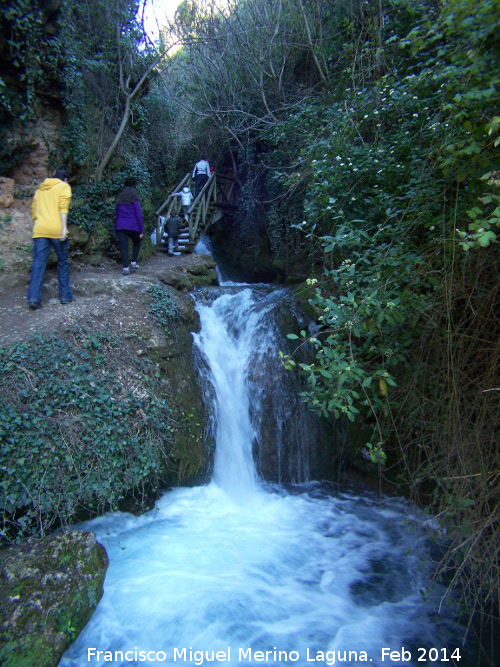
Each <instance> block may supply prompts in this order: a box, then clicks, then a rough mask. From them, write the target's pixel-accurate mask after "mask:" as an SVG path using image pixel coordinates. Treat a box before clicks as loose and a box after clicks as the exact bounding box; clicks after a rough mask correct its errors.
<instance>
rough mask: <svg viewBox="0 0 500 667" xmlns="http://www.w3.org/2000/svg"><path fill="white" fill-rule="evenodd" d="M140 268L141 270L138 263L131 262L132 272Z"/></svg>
mask: <svg viewBox="0 0 500 667" xmlns="http://www.w3.org/2000/svg"><path fill="white" fill-rule="evenodd" d="M138 268H139V264H137V263H136V262H130V270H131V271H137V269H138Z"/></svg>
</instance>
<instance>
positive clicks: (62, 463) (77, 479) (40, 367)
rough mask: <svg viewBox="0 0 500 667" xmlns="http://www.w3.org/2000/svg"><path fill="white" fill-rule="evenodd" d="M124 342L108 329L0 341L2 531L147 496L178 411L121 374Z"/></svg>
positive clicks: (142, 372)
mask: <svg viewBox="0 0 500 667" xmlns="http://www.w3.org/2000/svg"><path fill="white" fill-rule="evenodd" d="M126 349H127V348H126V347H125V346H123V345H122V343H121V341H120V340H119V339H118V338H115V337H113V336H111V335H109V334H108V333H106V332H105V331H101V332H98V331H87V330H85V329H81V328H75V329H74V330H73V331H72V332H71V340H66V339H61V338H57V337H55V336H53V337H50V338H42V337H38V338H34V339H33V340H31V341H30V342H29V343H26V344H25V343H22V344H18V345H13V346H10V347H9V348H5V349H3V350H2V362H1V373H2V393H1V403H0V438H1V440H2V451H1V454H0V456H1V460H0V469H1V471H2V482H1V485H0V505H1V507H2V528H1V535H2V538H3V539H4V540H9V539H13V538H18V537H22V536H27V535H32V534H38V535H43V534H45V533H46V532H47V530H48V529H49V528H50V527H51V526H54V525H57V524H60V523H62V524H63V525H66V524H68V523H70V522H71V521H74V520H75V519H76V517H77V515H80V516H81V515H82V512H84V511H86V512H89V513H92V514H95V513H98V512H102V511H104V510H105V509H114V508H116V507H117V504H118V503H119V501H121V500H122V499H124V498H125V497H126V496H127V495H129V494H135V499H136V502H137V503H139V504H140V503H145V502H147V501H148V493H149V492H151V491H152V490H153V491H154V490H155V489H156V487H157V484H158V479H159V478H160V477H161V476H162V473H164V471H165V468H166V462H167V458H168V452H169V449H170V447H171V446H172V442H173V438H172V434H173V432H174V424H175V422H174V420H173V418H172V415H171V413H170V410H169V408H168V406H167V405H166V403H165V402H164V401H163V400H160V399H158V398H156V397H155V395H154V394H153V393H152V392H151V391H150V390H149V389H148V386H147V370H148V369H147V368H143V367H141V364H143V363H144V362H138V363H137V377H138V378H139V377H142V378H143V379H142V380H141V381H140V382H138V381H137V380H136V379H135V378H133V377H132V378H131V377H128V376H124V372H125V368H126V367H124V366H123V358H124V355H126Z"/></svg>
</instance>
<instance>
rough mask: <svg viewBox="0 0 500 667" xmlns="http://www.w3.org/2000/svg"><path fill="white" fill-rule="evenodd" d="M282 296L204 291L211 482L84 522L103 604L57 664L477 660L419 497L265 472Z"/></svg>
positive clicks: (202, 339) (200, 342)
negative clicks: (459, 622) (464, 641)
mask: <svg viewBox="0 0 500 667" xmlns="http://www.w3.org/2000/svg"><path fill="white" fill-rule="evenodd" d="M280 298H281V295H280V292H279V291H271V290H266V289H263V288H261V287H257V288H249V287H247V288H237V289H236V288H234V289H232V290H226V293H223V290H221V293H220V294H219V295H218V296H217V298H215V300H213V303H206V302H205V303H202V302H200V303H198V306H197V307H198V311H199V313H200V318H201V325H202V326H201V331H200V333H199V334H197V335H196V336H195V340H194V344H195V345H196V346H197V348H198V350H199V353H200V356H201V357H202V359H203V362H204V371H203V375H204V378H205V382H206V383H207V386H209V388H210V389H209V391H208V392H207V395H210V396H211V397H212V399H213V402H214V405H213V425H214V435H215V439H216V453H215V462H214V476H213V480H212V482H211V483H210V484H207V485H205V486H199V487H195V488H179V489H175V490H173V491H170V492H168V493H166V494H165V495H164V496H163V497H162V498H161V499H160V500H159V502H158V503H157V505H156V507H155V508H154V510H152V511H151V512H148V513H147V514H145V515H143V516H140V517H135V516H132V515H130V514H127V513H122V512H117V513H113V514H109V515H106V516H104V517H100V518H98V519H95V520H93V521H90V522H88V523H86V524H84V525H83V526H81V527H82V528H84V529H90V530H93V531H94V532H95V533H96V535H97V537H98V539H99V541H100V542H101V543H102V544H103V545H104V546H105V547H106V550H107V552H108V555H109V558H110V566H109V570H108V573H107V576H106V581H105V586H104V596H103V598H102V600H101V602H100V603H99V605H98V607H97V609H96V611H95V613H94V615H93V616H92V618H91V620H90V621H89V623H88V624H87V626H86V628H85V630H84V631H83V632H82V634H81V635H80V636H79V638H78V639H77V641H76V642H75V643H74V644H73V646H71V647H70V649H69V650H68V651H67V652H66V654H65V655H64V656H63V658H62V660H61V662H60V664H59V667H83V666H84V665H89V664H90V665H92V664H101V663H104V661H106V664H110V665H120V666H124V665H137V666H139V665H150V666H154V665H157V664H158V663H160V664H165V665H169V666H171V665H177V664H178V663H179V664H183V665H185V664H188V665H222V664H224V665H226V664H230V665H239V666H242V667H243V666H249V665H258V664H265V665H270V666H274V667H278V665H279V666H282V665H283V663H286V664H289V663H292V664H294V665H297V666H299V667H307V666H308V665H333V664H337V663H339V662H345V663H348V664H350V665H364V664H366V663H369V664H370V665H371V667H386V665H403V664H404V665H410V666H414V667H415V666H416V665H419V664H421V662H419V658H421V657H422V655H424V653H422V651H425V655H427V656H429V650H430V649H431V648H432V649H433V651H434V652H433V653H432V662H440V661H441V660H443V661H445V662H447V663H448V664H454V663H453V661H452V656H454V658H455V660H456V658H457V652H456V651H458V652H459V654H460V655H461V658H462V659H461V661H460V665H461V667H464V665H467V659H466V656H465V652H464V650H463V649H460V648H458V647H459V646H460V642H459V637H458V634H457V632H458V628H457V626H456V625H455V623H454V620H453V616H452V612H451V610H448V611H447V612H441V614H440V615H439V616H438V615H437V609H438V606H439V602H440V599H441V596H442V593H443V591H442V590H441V589H440V587H439V586H438V585H435V584H434V585H432V586H431V585H430V576H431V572H432V568H431V565H430V558H429V555H428V549H429V545H428V542H427V539H426V537H425V535H426V533H425V531H424V530H423V528H424V526H425V523H426V519H425V517H424V516H423V515H422V514H421V513H420V512H419V511H418V510H417V509H416V508H414V507H413V506H412V505H411V504H410V503H408V502H407V501H405V500H403V499H400V498H387V497H382V498H380V497H378V496H377V495H376V494H372V493H370V492H366V491H362V492H360V491H359V490H357V491H354V490H352V491H347V490H346V491H343V492H338V491H336V490H335V489H334V488H332V486H331V485H328V484H320V483H318V482H310V483H308V484H298V485H294V486H287V487H286V488H285V487H283V486H281V485H265V484H262V482H261V479H260V476H259V474H258V472H257V469H256V466H255V462H254V458H253V449H254V442H255V439H256V437H257V436H256V424H258V422H259V420H258V418H257V419H256V416H257V417H258V414H257V413H258V412H259V411H260V410H261V409H262V407H263V405H262V402H265V401H266V398H265V397H263V396H262V395H259V393H258V392H256V391H255V386H256V385H258V375H259V372H260V369H261V368H262V364H263V359H264V358H265V357H266V356H269V355H270V354H274V353H275V347H276V344H275V341H274V339H273V336H274V335H275V331H274V328H273V326H271V322H272V320H273V317H272V313H273V309H274V308H275V307H276V303H277V301H279V300H280ZM252 415H253V416H252ZM287 418H288V419H294V416H293V415H291V416H288V417H287ZM403 647H404V649H403ZM455 649H456V650H455ZM387 650H390V651H394V652H398V655H399V654H401V656H402V651H403V650H404V651H405V653H404V657H400V658H398V659H397V658H396V657H393V659H390V657H389V654H388V653H387V652H385V653H384V651H387ZM98 651H100V652H101V653H100V654H98V653H97V652H98ZM395 655H396V653H394V654H393V656H395ZM436 655H437V659H436V657H435V656H436ZM98 658H99V659H98ZM469 664H474V663H473V661H471V662H470V663H469Z"/></svg>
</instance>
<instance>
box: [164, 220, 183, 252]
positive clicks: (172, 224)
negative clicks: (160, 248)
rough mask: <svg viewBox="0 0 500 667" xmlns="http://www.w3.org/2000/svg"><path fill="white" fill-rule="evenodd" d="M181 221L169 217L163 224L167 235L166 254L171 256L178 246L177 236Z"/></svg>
mask: <svg viewBox="0 0 500 667" xmlns="http://www.w3.org/2000/svg"><path fill="white" fill-rule="evenodd" d="M181 227H182V223H181V219H180V218H178V217H176V216H173V215H171V216H170V218H169V219H168V220H167V222H166V223H165V229H166V230H167V234H168V254H169V255H170V256H172V255H173V254H174V250H176V248H177V246H178V244H179V234H180V233H181Z"/></svg>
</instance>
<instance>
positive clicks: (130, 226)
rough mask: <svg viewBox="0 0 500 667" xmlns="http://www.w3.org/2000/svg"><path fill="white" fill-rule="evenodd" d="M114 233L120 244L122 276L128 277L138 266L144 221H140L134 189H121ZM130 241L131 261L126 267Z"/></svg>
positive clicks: (139, 206)
mask: <svg viewBox="0 0 500 667" xmlns="http://www.w3.org/2000/svg"><path fill="white" fill-rule="evenodd" d="M115 232H116V235H117V236H118V242H119V243H120V252H121V254H122V264H123V275H124V276H128V274H129V273H130V271H137V269H138V268H139V264H137V258H138V257H139V250H140V247H141V239H142V237H143V236H144V221H143V219H142V211H141V205H140V204H139V200H138V197H137V192H136V191H135V189H134V188H132V187H130V186H127V187H125V188H123V190H122V192H121V193H120V195H119V197H118V201H117V204H116V224H115ZM129 239H131V240H132V244H133V246H132V261H131V262H130V268H129V266H128V240H129Z"/></svg>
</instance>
